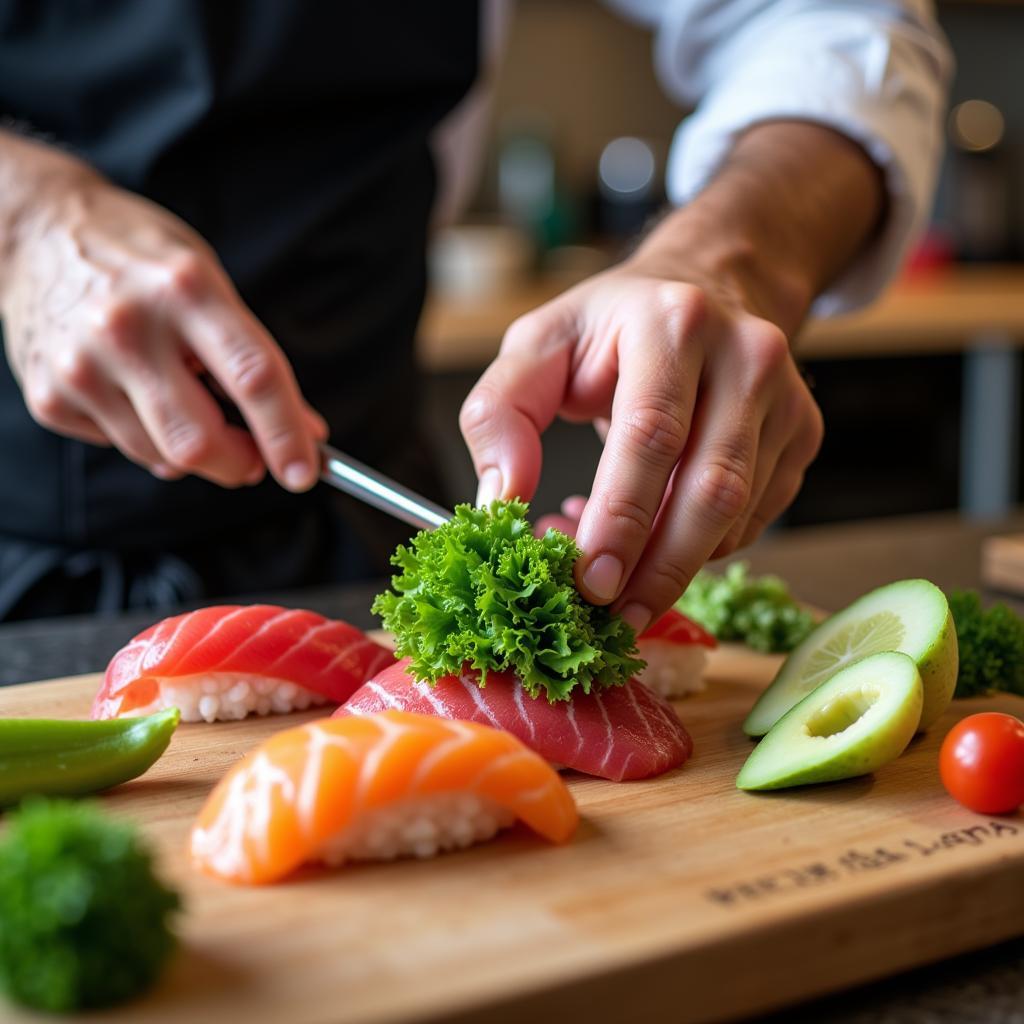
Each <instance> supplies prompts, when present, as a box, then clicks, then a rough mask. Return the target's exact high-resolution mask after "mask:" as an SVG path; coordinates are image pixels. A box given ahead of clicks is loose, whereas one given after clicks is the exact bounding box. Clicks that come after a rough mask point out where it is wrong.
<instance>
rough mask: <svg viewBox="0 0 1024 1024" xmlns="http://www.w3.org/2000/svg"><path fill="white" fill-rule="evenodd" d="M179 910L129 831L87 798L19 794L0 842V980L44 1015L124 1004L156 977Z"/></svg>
mask: <svg viewBox="0 0 1024 1024" xmlns="http://www.w3.org/2000/svg"><path fill="white" fill-rule="evenodd" d="M178 907H179V900H178V896H177V895H176V894H175V893H174V892H172V891H171V890H169V889H167V888H165V887H164V886H163V884H162V883H161V882H160V881H159V880H158V879H157V878H156V877H155V876H154V874H153V868H152V860H151V857H150V854H149V852H148V851H147V850H146V849H145V847H144V846H143V845H142V844H141V843H140V842H139V840H138V838H137V837H136V835H135V832H134V830H133V829H131V828H129V827H128V826H126V825H121V824H116V823H114V822H112V821H110V820H109V819H107V818H105V817H103V816H102V815H101V814H100V813H99V812H98V811H97V810H95V809H94V808H93V807H91V806H90V805H88V804H83V803H75V802H73V801H70V800H45V799H39V798H37V799H34V800H30V801H27V802H26V803H25V804H23V805H22V809H21V810H19V811H17V812H15V813H13V814H12V815H11V816H10V819H9V825H8V828H7V832H6V834H5V835H4V837H3V839H2V840H0V987H2V988H3V989H4V990H5V991H6V993H7V995H8V996H9V997H10V998H11V999H13V1000H16V1001H17V1002H20V1003H24V1004H25V1005H26V1006H31V1007H35V1008H37V1009H40V1010H49V1011H51V1012H52V1011H64V1012H66V1011H69V1010H79V1009H88V1008H90V1007H101V1006H109V1005H112V1004H114V1003H119V1002H122V1001H123V1000H125V999H128V998H130V997H131V996H133V995H135V994H136V993H138V992H141V991H142V990H143V989H145V988H146V987H148V986H149V985H150V984H151V983H152V982H153V981H154V980H155V979H156V977H157V975H158V974H159V972H160V969H161V967H162V966H163V964H164V962H165V961H166V959H167V957H168V955H169V954H170V952H171V950H172V949H173V947H174V937H173V935H172V933H171V931H170V929H169V928H168V918H169V916H170V915H171V913H172V912H173V911H175V910H176V909H178Z"/></svg>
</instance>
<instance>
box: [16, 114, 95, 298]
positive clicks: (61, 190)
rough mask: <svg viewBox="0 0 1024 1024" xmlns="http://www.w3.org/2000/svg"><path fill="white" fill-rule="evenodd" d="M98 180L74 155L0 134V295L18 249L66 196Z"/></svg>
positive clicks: (41, 227)
mask: <svg viewBox="0 0 1024 1024" xmlns="http://www.w3.org/2000/svg"><path fill="white" fill-rule="evenodd" d="M101 180H102V179H101V177H100V176H99V174H98V173H97V172H96V171H94V170H93V169H92V168H91V167H89V166H88V165H87V164H85V163H83V162H82V161H81V160H78V159H77V158H75V157H72V156H69V155H67V154H65V153H62V152H61V151H60V150H57V149H54V148H52V147H50V146H47V145H44V144H42V143H38V142H34V141H32V140H29V139H23V138H21V137H19V136H16V135H12V134H10V133H9V132H0V294H2V292H3V291H4V290H5V289H6V285H7V284H8V281H9V279H10V277H11V272H12V270H13V268H14V267H15V265H16V263H17V260H18V258H19V255H20V253H21V251H22V249H23V248H24V247H25V246H26V245H28V244H31V240H32V239H33V238H36V237H38V236H39V235H40V234H41V233H43V232H45V230H46V227H47V225H48V224H49V223H51V222H52V220H53V218H54V217H55V216H57V215H58V211H59V210H60V209H61V208H62V207H63V206H64V205H65V204H66V202H67V199H68V197H69V196H71V195H75V194H78V193H81V192H83V191H84V190H85V189H87V188H88V187H90V186H91V185H94V184H95V183H97V182H99V181H101Z"/></svg>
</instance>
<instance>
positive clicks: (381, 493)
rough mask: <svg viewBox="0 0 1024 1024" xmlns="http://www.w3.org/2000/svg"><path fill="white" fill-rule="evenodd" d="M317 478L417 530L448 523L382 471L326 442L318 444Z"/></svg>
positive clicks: (438, 511) (444, 513)
mask: <svg viewBox="0 0 1024 1024" xmlns="http://www.w3.org/2000/svg"><path fill="white" fill-rule="evenodd" d="M320 457H321V465H320V479H321V480H323V481H324V483H328V484H330V485H331V486H332V487H337V489H338V490H339V491H344V492H345V493H346V494H351V495H352V497H354V498H358V499H359V500H360V501H365V502H366V504H367V505H372V506H373V507H374V508H379V509H380V510H381V511H382V512H387V513H388V514H389V515H392V516H394V517H395V518H396V519H401V520H402V522H403V523H408V524H409V525H410V526H416V527H419V529H421V530H432V529H434V527H435V526H440V525H441V524H442V523H446V522H448V520H449V519H451V517H452V514H451V512H449V511H448V510H447V509H444V508H441V506H440V505H435V504H434V503H433V502H432V501H428V500H427V499H426V498H424V497H421V496H420V495H419V494H417V493H416V492H415V491H411V490H409V488H408V487H403V486H402V484H400V483H397V482H396V481H394V480H392V479H391V478H390V477H386V476H385V475H384V474H383V473H378V472H377V470H375V469H371V468H370V467H369V466H365V465H363V463H361V462H359V461H358V460H357V459H353V458H352V456H351V455H346V454H345V453H344V452H339V451H338V450H337V448H332V447H331V446H330V445H328V444H322V445H320Z"/></svg>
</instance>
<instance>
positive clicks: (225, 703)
mask: <svg viewBox="0 0 1024 1024" xmlns="http://www.w3.org/2000/svg"><path fill="white" fill-rule="evenodd" d="M394 660H395V659H394V655H393V654H392V653H391V651H389V650H388V649H387V648H386V647H383V646H381V645H380V644H378V643H376V642H375V641H374V640H372V639H371V638H370V637H368V636H367V635H366V634H365V633H363V632H362V630H359V629H356V627H355V626H350V625H349V624H348V623H347V622H341V621H340V620H335V619H325V618H324V617H323V616H322V615H317V614H316V613H315V612H310V611H304V610H302V609H293V608H279V607H278V606H277V605H268V604H254V605H217V606H214V607H211V608H200V609H199V610H198V611H194V612H187V613H185V614H184V615H174V616H172V617H171V618H169V619H164V620H163V621H162V622H158V623H157V624H156V625H154V626H150V627H149V629H147V630H145V631H144V632H142V633H140V634H139V635H138V636H137V637H135V639H134V640H132V641H130V642H129V643H128V644H127V645H126V646H125V647H122V648H121V650H120V651H118V652H117V654H115V655H114V657H113V659H112V660H111V662H110V664H109V665H108V666H107V671H106V675H105V676H104V679H103V683H102V685H101V686H100V690H99V693H97V694H96V698H95V700H94V701H93V706H92V717H93V718H120V717H123V716H126V715H144V714H149V713H150V712H152V711H158V710H160V709H161V708H166V707H172V706H173V707H177V708H179V709H180V710H181V717H182V719H183V720H184V721H186V722H195V721H199V720H200V719H203V720H205V721H207V722H212V721H216V720H219V719H239V718H245V716H246V715H247V714H249V713H250V712H256V713H257V714H261V715H265V714H267V713H269V712H271V711H274V712H285V711H291V710H293V709H296V708H298V709H302V708H307V707H310V706H311V705H315V704H327V703H335V704H340V703H341V702H342V701H345V700H347V699H348V697H349V696H350V695H351V694H352V693H354V692H355V690H357V689H358V688H359V687H360V686H361V685H362V684H363V683H364V682H365V681H366V680H367V679H369V678H370V677H371V676H372V675H373V674H374V673H375V672H377V671H378V670H379V669H381V668H384V667H385V666H386V665H389V664H391V663H392V662H393V661H394Z"/></svg>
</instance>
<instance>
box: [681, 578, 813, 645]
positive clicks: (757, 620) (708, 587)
mask: <svg viewBox="0 0 1024 1024" xmlns="http://www.w3.org/2000/svg"><path fill="white" fill-rule="evenodd" d="M676 607H677V608H678V609H679V611H681V612H682V613H683V614H684V615H688V616H689V617H690V618H691V619H693V620H694V621H695V622H699V623H700V624H701V625H702V626H703V627H704V628H705V629H706V630H707V631H708V632H709V633H711V634H712V636H715V637H717V638H718V639H719V640H739V641H741V642H742V643H745V644H746V645H747V646H748V647H752V648H754V650H756V651H767V652H776V651H791V650H792V649H793V648H794V647H796V645H797V644H798V643H800V641H801V640H803V639H804V637H806V636H807V634H808V633H810V631H811V629H812V628H813V627H814V619H813V617H812V616H811V613H810V612H809V611H807V609H806V608H801V607H800V605H799V604H797V602H796V601H795V600H794V598H793V596H792V594H790V592H789V587H787V586H786V584H785V582H784V581H783V580H781V579H780V578H779V577H778V576H754V577H751V576H749V575H748V566H747V563H746V562H733V563H732V565H730V566H729V567H728V568H727V569H726V570H725V572H724V573H723V574H722V575H721V576H718V575H715V574H714V573H712V572H708V571H707V570H706V569H702V570H701V571H700V572H699V573H697V575H696V576H694V578H693V580H692V581H691V583H690V585H689V586H688V587H687V588H686V592H685V593H684V594H683V596H682V597H681V598H680V599H679V600H678V601H677V602H676Z"/></svg>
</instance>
